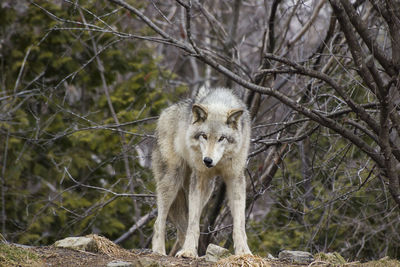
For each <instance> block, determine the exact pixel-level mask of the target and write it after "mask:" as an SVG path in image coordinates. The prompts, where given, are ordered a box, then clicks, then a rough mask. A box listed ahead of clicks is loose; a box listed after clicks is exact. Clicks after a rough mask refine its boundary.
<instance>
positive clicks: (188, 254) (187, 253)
mask: <svg viewBox="0 0 400 267" xmlns="http://www.w3.org/2000/svg"><path fill="white" fill-rule="evenodd" d="M175 256H176V257H178V258H197V252H196V251H195V250H190V249H182V250H180V251H178V252H177V253H176V255H175Z"/></svg>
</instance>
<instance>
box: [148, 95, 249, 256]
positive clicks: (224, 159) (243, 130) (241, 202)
mask: <svg viewBox="0 0 400 267" xmlns="http://www.w3.org/2000/svg"><path fill="white" fill-rule="evenodd" d="M250 131H251V127H250V115H249V112H248V110H247V108H246V105H245V104H244V103H243V101H242V100H241V99H239V98H238V97H237V96H236V95H235V94H234V93H232V91H231V90H230V89H226V88H215V89H208V88H204V87H203V88H201V89H200V90H199V93H198V94H197V96H196V97H195V99H194V100H186V101H181V102H178V103H176V104H174V105H172V106H170V107H168V108H166V109H165V110H164V111H163V112H162V113H161V115H160V117H159V119H158V122H157V127H156V139H157V143H156V144H155V147H154V148H153V153H152V171H153V174H154V177H155V180H156V196H157V207H158V216H157V219H156V221H155V224H154V234H153V239H152V249H153V251H154V252H157V253H160V254H164V255H165V254H166V253H165V227H166V220H167V217H168V219H169V220H170V221H171V222H172V223H173V224H174V225H175V226H176V228H177V240H176V242H175V244H174V246H173V248H172V251H171V253H170V254H171V255H175V253H176V256H177V257H197V256H198V254H197V249H198V240H199V234H200V215H201V212H202V210H203V208H204V206H205V204H206V203H207V201H208V200H209V198H210V196H211V193H212V191H213V188H214V181H215V178H216V177H221V178H222V179H223V181H224V182H225V184H226V189H227V191H226V192H227V198H228V205H229V208H230V211H231V214H232V217H233V241H234V249H235V254H236V255H243V254H251V252H250V249H249V247H248V245H247V236H246V231H245V205H246V179H245V175H244V168H245V165H246V160H247V155H248V150H249V144H250V134H251V133H250Z"/></svg>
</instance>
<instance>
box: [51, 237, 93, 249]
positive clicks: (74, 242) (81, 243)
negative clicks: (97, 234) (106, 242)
mask: <svg viewBox="0 0 400 267" xmlns="http://www.w3.org/2000/svg"><path fill="white" fill-rule="evenodd" d="M54 246H55V247H58V248H70V249H77V250H83V251H88V252H97V245H96V242H95V240H94V239H93V238H90V237H84V236H78V237H67V238H64V239H61V240H58V241H56V242H55V243H54Z"/></svg>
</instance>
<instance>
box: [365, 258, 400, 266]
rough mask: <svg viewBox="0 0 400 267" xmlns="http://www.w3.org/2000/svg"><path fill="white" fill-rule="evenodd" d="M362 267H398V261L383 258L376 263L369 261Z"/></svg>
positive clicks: (399, 264) (399, 262)
mask: <svg viewBox="0 0 400 267" xmlns="http://www.w3.org/2000/svg"><path fill="white" fill-rule="evenodd" d="M362 266H363V267H399V266H400V261H398V260H393V259H390V258H389V257H384V258H382V259H380V260H377V261H369V262H366V263H363V264H362Z"/></svg>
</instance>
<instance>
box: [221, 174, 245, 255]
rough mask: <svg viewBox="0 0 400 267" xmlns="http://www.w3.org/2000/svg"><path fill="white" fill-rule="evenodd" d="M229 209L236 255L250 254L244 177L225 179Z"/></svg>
mask: <svg viewBox="0 0 400 267" xmlns="http://www.w3.org/2000/svg"><path fill="white" fill-rule="evenodd" d="M224 180H225V183H226V189H227V194H228V203H229V208H230V210H231V213H232V217H233V243H234V248H235V254H236V255H243V254H251V251H250V249H249V246H248V245H247V235H246V220H245V210H246V180H245V177H244V176H243V175H242V176H238V177H226V178H225V179H224Z"/></svg>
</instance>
